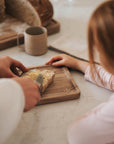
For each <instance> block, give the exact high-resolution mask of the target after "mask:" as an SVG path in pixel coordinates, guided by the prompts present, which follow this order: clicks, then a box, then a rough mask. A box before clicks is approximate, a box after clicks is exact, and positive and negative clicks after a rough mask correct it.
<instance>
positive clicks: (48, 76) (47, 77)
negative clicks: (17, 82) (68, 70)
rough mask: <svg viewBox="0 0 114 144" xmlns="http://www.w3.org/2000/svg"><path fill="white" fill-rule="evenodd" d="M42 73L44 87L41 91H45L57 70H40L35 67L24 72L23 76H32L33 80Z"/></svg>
mask: <svg viewBox="0 0 114 144" xmlns="http://www.w3.org/2000/svg"><path fill="white" fill-rule="evenodd" d="M39 74H41V75H42V76H43V83H42V89H41V93H43V92H44V91H45V90H46V88H47V87H48V86H49V85H50V84H51V83H52V82H53V79H54V76H55V72H54V71H52V70H42V71H41V70H38V69H33V70H29V71H28V72H26V73H24V74H23V75H22V77H30V78H32V80H33V81H35V80H36V78H37V77H38V75H39Z"/></svg>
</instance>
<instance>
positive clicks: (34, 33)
mask: <svg viewBox="0 0 114 144" xmlns="http://www.w3.org/2000/svg"><path fill="white" fill-rule="evenodd" d="M19 35H20V34H18V38H17V45H18V46H19ZM24 43H25V46H24V48H25V52H26V53H28V54H30V55H34V56H39V55H42V54H44V53H46V52H47V29H46V28H44V27H40V26H37V27H29V28H27V29H26V30H25V32H24Z"/></svg>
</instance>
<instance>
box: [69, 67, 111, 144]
mask: <svg viewBox="0 0 114 144" xmlns="http://www.w3.org/2000/svg"><path fill="white" fill-rule="evenodd" d="M96 71H97V73H98V74H99V77H100V79H99V77H98V75H97V74H96V73H95V74H94V76H95V81H96V82H95V81H94V80H93V79H92V75H91V71H90V66H88V68H87V69H86V72H85V79H86V80H89V81H91V82H93V83H97V85H99V86H101V87H104V88H107V89H110V90H112V91H114V75H111V74H110V73H108V72H106V70H105V69H103V68H102V66H99V65H96ZM101 81H102V82H101ZM68 141H69V144H114V93H113V94H112V96H111V98H110V99H109V101H107V102H105V103H102V104H100V105H99V106H97V107H96V108H95V109H93V110H92V111H91V112H89V113H87V114H86V115H84V116H83V117H81V118H80V119H79V120H77V121H76V122H74V124H73V125H72V126H71V127H70V129H69V131H68Z"/></svg>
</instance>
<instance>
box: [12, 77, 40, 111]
mask: <svg viewBox="0 0 114 144" xmlns="http://www.w3.org/2000/svg"><path fill="white" fill-rule="evenodd" d="M13 80H15V81H16V82H17V83H19V84H20V86H21V87H22V89H23V92H24V96H25V108H24V111H28V110H30V109H32V108H33V107H34V106H35V105H36V104H37V103H38V102H39V101H40V98H41V96H40V92H39V85H38V84H37V83H35V82H34V81H33V80H32V79H31V78H28V77H24V78H20V77H15V78H13Z"/></svg>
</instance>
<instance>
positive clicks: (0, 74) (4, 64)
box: [0, 56, 27, 78]
mask: <svg viewBox="0 0 114 144" xmlns="http://www.w3.org/2000/svg"><path fill="white" fill-rule="evenodd" d="M17 68H18V69H20V70H21V71H22V72H26V71H27V68H26V67H25V66H24V65H23V64H22V63H21V62H19V61H17V60H15V59H12V58H10V57H9V56H6V57H2V58H0V78H11V77H17V76H18V71H17Z"/></svg>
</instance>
